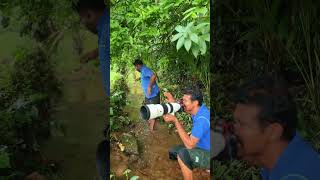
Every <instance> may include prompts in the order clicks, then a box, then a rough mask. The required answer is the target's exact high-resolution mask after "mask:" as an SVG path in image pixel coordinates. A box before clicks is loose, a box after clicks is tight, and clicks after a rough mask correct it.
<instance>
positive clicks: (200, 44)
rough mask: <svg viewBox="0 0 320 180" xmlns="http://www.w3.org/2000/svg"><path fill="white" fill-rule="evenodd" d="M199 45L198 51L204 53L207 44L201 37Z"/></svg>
mask: <svg viewBox="0 0 320 180" xmlns="http://www.w3.org/2000/svg"><path fill="white" fill-rule="evenodd" d="M199 46H200V51H201V54H202V55H204V54H205V53H206V51H207V44H206V42H205V41H204V40H203V39H201V38H200V39H199Z"/></svg>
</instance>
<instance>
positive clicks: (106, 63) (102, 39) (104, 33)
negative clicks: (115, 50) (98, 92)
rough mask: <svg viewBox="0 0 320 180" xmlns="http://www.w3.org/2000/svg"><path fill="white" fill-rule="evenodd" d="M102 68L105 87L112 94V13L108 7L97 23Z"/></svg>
mask: <svg viewBox="0 0 320 180" xmlns="http://www.w3.org/2000/svg"><path fill="white" fill-rule="evenodd" d="M97 31H98V44H99V45H98V46H99V47H98V48H99V59H100V69H101V73H102V80H103V88H104V91H105V93H106V95H107V96H108V97H109V96H110V80H109V79H110V14H109V11H108V10H107V9H105V10H104V13H103V16H102V17H101V18H100V19H99V21H98V25H97Z"/></svg>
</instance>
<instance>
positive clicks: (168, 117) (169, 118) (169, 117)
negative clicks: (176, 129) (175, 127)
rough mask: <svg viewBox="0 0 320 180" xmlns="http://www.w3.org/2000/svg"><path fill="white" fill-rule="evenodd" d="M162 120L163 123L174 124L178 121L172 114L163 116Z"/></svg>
mask: <svg viewBox="0 0 320 180" xmlns="http://www.w3.org/2000/svg"><path fill="white" fill-rule="evenodd" d="M163 119H164V121H165V122H176V121H178V119H177V117H176V116H174V115H172V114H166V115H163Z"/></svg>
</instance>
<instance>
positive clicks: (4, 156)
mask: <svg viewBox="0 0 320 180" xmlns="http://www.w3.org/2000/svg"><path fill="white" fill-rule="evenodd" d="M10 167H11V165H10V158H9V154H8V153H7V152H6V148H5V146H4V147H1V149H0V168H10Z"/></svg>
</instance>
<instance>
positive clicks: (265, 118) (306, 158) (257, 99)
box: [233, 76, 320, 180]
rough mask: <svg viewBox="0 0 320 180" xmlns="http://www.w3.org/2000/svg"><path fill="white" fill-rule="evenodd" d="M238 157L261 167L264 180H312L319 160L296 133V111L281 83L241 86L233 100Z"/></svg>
mask: <svg viewBox="0 0 320 180" xmlns="http://www.w3.org/2000/svg"><path fill="white" fill-rule="evenodd" d="M235 100H236V101H235V104H236V106H235V110H234V113H233V115H234V121H235V122H234V132H235V135H236V137H237V141H238V143H237V149H238V153H237V154H238V156H239V157H240V158H242V159H243V160H245V161H247V162H249V163H250V164H254V165H258V166H260V167H262V170H261V176H262V178H263V179H264V180H279V179H282V180H289V179H290V180H291V179H295V180H296V179H301V180H302V179H305V180H306V179H308V180H316V179H319V177H320V156H319V154H318V153H317V152H316V151H315V150H314V149H313V148H312V146H311V145H310V144H309V143H307V142H306V141H304V140H303V139H302V138H301V136H300V135H299V133H298V132H297V131H296V127H297V121H298V118H297V111H296V107H295V105H294V102H293V100H292V98H291V97H290V96H289V92H288V88H287V86H286V82H285V81H284V80H283V79H280V78H278V79H276V78H271V77H268V76H266V77H264V78H260V79H257V80H255V81H252V82H250V83H247V84H244V85H243V86H242V87H241V88H240V90H239V91H238V93H237V94H236V99H235Z"/></svg>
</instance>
